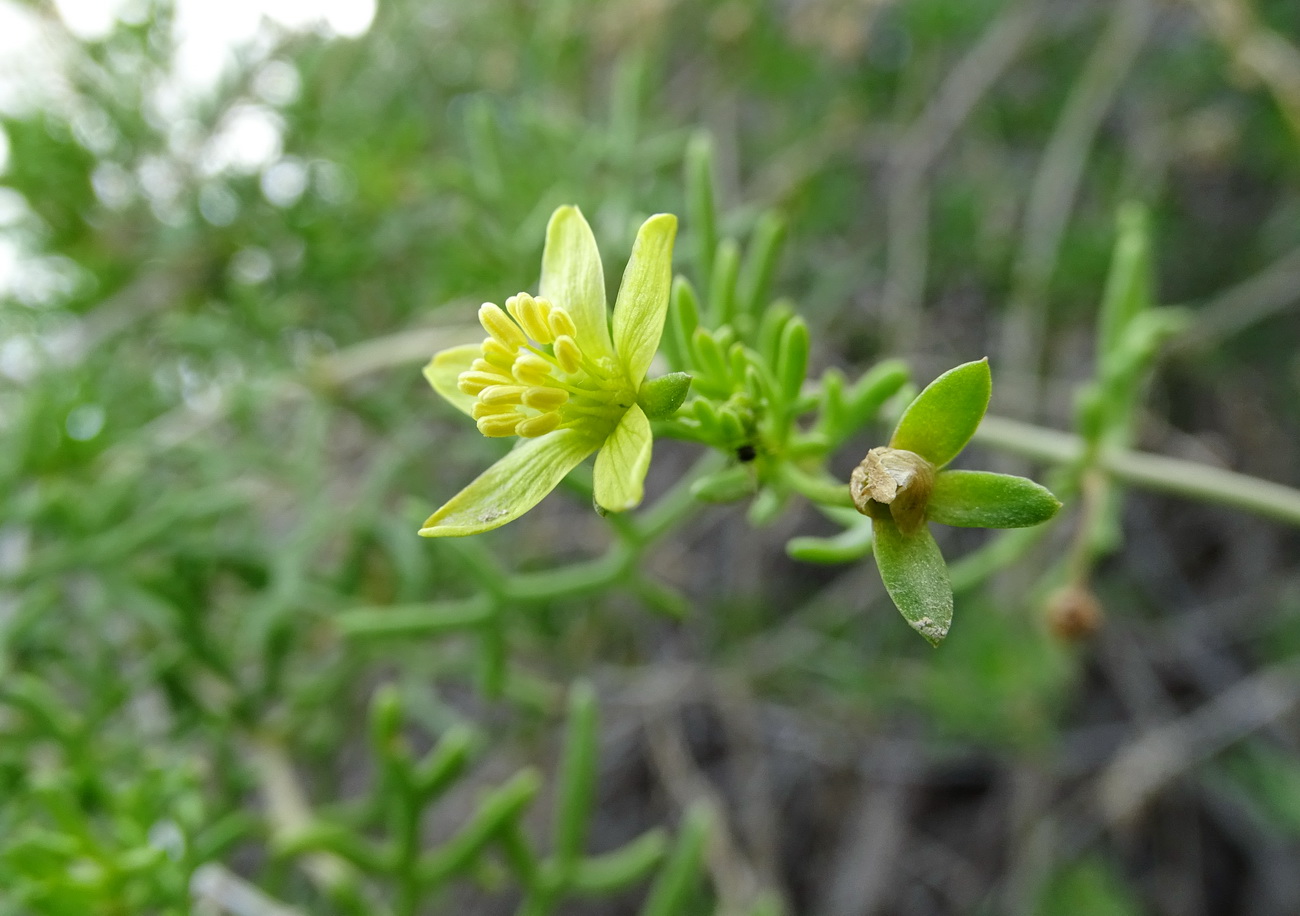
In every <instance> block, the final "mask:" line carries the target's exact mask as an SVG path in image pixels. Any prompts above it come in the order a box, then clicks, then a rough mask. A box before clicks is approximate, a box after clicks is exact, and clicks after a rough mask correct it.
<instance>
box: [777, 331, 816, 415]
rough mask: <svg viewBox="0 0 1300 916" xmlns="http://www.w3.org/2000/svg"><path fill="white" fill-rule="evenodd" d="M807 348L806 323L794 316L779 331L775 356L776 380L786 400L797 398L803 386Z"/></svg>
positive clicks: (806, 366) (806, 365) (806, 368)
mask: <svg viewBox="0 0 1300 916" xmlns="http://www.w3.org/2000/svg"><path fill="white" fill-rule="evenodd" d="M808 349H809V340H808V323H807V322H805V321H804V320H803V319H802V318H800V317H798V316H796V317H794V318H792V319H791V320H790V322H789V323H788V324H787V325H786V326H785V330H783V331H782V332H781V343H780V345H779V347H778V349H777V356H776V377H777V382H778V384H779V387H780V390H781V393H782V394H784V395H785V398H786V400H787V401H791V402H793V401H794V400H795V399H796V398H798V397H799V391H800V390H801V389H802V388H803V381H804V377H805V376H806V375H807V374H808Z"/></svg>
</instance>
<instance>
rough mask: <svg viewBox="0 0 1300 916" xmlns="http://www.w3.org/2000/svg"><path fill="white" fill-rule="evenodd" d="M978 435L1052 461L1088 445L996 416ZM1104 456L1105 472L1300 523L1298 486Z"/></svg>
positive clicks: (1073, 457)
mask: <svg viewBox="0 0 1300 916" xmlns="http://www.w3.org/2000/svg"><path fill="white" fill-rule="evenodd" d="M975 441H976V442H979V443H981V444H983V445H988V446H992V447H994V448H997V449H1001V450H1003V451H1007V452H1011V453H1013V454H1017V455H1023V456H1025V457H1026V458H1032V459H1035V460H1038V461H1047V462H1051V463H1053V464H1072V463H1074V462H1077V461H1080V460H1081V459H1082V458H1083V456H1084V453H1085V449H1086V445H1085V444H1084V441H1083V440H1082V439H1081V438H1080V437H1078V436H1076V435H1073V434H1072V433H1063V432H1059V431H1057V430H1054V429H1045V428H1043V427H1041V426H1033V425H1031V424H1029V423H1021V422H1019V421H1018V420H1008V419H1007V418H1005V417H992V416H987V417H985V418H984V422H983V423H981V424H980V427H979V429H978V430H977V431H976V433H975ZM1100 459H1101V461H1100V464H1101V467H1102V468H1103V469H1104V470H1105V471H1106V472H1107V473H1109V474H1111V475H1112V476H1114V477H1115V478H1117V479H1119V480H1122V481H1124V482H1126V483H1131V484H1134V485H1135V486H1139V487H1143V488H1145V489H1148V490H1156V491H1158V492H1162V493H1174V494H1176V495H1178V496H1187V497H1190V498H1192V499H1198V500H1201V501H1203V502H1207V503H1211V504H1214V505H1221V506H1232V507H1233V508H1235V509H1244V510H1245V511H1247V512H1254V513H1256V514H1257V515H1263V516H1266V517H1268V518H1272V519H1276V520H1278V521H1281V522H1287V523H1288V524H1292V525H1300V490H1296V489H1293V488H1292V487H1288V486H1284V485H1283V484H1280V483H1273V482H1272V481H1268V480H1260V479H1259V478H1258V477H1251V476H1249V475H1247V474H1238V473H1236V472H1235V471H1228V470H1224V469H1223V468H1216V467H1211V466H1210V465H1206V464H1198V463H1196V462H1194V461H1183V460H1182V459H1179V458H1169V457H1166V456H1164V455H1152V454H1150V453H1148V452H1135V451H1130V450H1127V449H1115V450H1109V451H1103V452H1102V453H1101V456H1100Z"/></svg>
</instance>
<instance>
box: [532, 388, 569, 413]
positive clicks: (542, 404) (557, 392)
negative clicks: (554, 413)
mask: <svg viewBox="0 0 1300 916" xmlns="http://www.w3.org/2000/svg"><path fill="white" fill-rule="evenodd" d="M568 400H569V392H567V391H565V390H564V389H563V388H551V387H549V386H548V387H545V388H528V389H525V391H524V395H523V403H524V406H525V407H533V408H535V409H537V410H554V409H555V408H557V407H559V406H560V405H561V404H564V403H565V402H566V401H568Z"/></svg>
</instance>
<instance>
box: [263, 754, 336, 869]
mask: <svg viewBox="0 0 1300 916" xmlns="http://www.w3.org/2000/svg"><path fill="white" fill-rule="evenodd" d="M247 748H248V761H249V765H250V766H252V768H253V771H254V773H255V774H256V776H257V781H258V784H259V786H260V788H261V794H262V803H263V804H264V805H265V806H266V819H267V821H268V822H269V823H270V824H271V832H272V838H273V839H277V838H279V839H282V838H286V837H290V836H292V835H293V834H295V833H297V832H299V831H301V830H303V829H304V828H306V827H307V826H308V825H309V824H310V823H311V821H312V814H311V807H310V805H308V803H307V798H306V796H305V795H304V794H303V791H302V787H301V786H300V785H299V784H298V777H297V776H296V775H295V774H294V772H293V764H292V763H291V762H290V761H289V757H288V755H287V754H286V753H285V751H284V748H283V746H282V745H281V744H280V743H279V741H277V740H276V739H273V738H271V737H269V736H266V735H255V736H253V737H251V738H250V739H249V741H248V742H247ZM302 861H303V870H304V871H306V872H307V875H308V877H310V878H311V880H312V881H313V883H315V884H316V885H317V887H319V888H320V889H321V890H322V891H326V892H328V891H331V890H334V889H335V888H338V887H339V886H341V885H343V884H345V883H346V882H347V881H348V878H349V871H350V868H349V866H348V864H347V863H346V862H344V861H343V860H342V859H340V858H339V857H337V856H334V855H330V854H328V853H323V852H316V853H310V854H308V855H305V856H304V857H303V860H302Z"/></svg>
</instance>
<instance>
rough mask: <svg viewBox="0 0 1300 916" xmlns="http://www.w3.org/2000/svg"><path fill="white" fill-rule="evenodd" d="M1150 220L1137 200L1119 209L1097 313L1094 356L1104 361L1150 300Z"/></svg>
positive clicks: (1099, 361) (1151, 281)
mask: <svg viewBox="0 0 1300 916" xmlns="http://www.w3.org/2000/svg"><path fill="white" fill-rule="evenodd" d="M1150 223H1151V220H1150V218H1149V216H1148V214H1147V210H1146V208H1145V207H1144V206H1142V205H1141V204H1139V203H1135V202H1129V203H1126V204H1125V205H1124V206H1123V207H1121V208H1120V211H1119V217H1118V219H1117V237H1116V239H1115V251H1114V254H1112V255H1111V262H1110V274H1109V276H1108V277H1107V278H1106V291H1105V293H1104V294H1103V295H1102V300H1101V312H1100V314H1099V315H1098V316H1097V359H1098V363H1099V364H1104V363H1105V361H1106V358H1107V357H1108V356H1109V355H1110V354H1111V353H1113V352H1114V351H1115V348H1116V347H1118V346H1119V343H1120V341H1121V340H1123V338H1124V332H1125V330H1126V329H1127V328H1128V325H1129V322H1130V321H1132V320H1133V318H1134V317H1136V316H1137V315H1138V313H1140V312H1142V311H1144V310H1145V309H1147V308H1148V307H1150V305H1151V303H1152V299H1153V296H1152V289H1151V288H1152V285H1153V275H1152V267H1151V225H1150Z"/></svg>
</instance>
